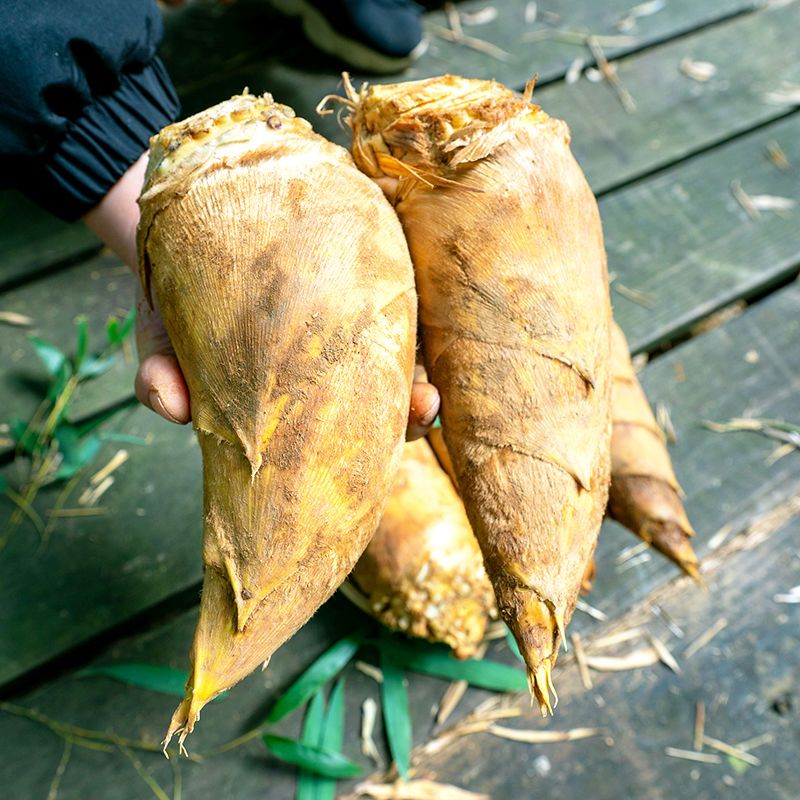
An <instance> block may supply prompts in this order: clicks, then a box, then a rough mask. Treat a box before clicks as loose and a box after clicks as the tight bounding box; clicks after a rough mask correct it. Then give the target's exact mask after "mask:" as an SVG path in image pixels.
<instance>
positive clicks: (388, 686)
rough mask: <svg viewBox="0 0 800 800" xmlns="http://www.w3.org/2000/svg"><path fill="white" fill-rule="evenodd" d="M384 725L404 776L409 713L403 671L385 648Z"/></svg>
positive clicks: (407, 765) (408, 751) (407, 763)
mask: <svg viewBox="0 0 800 800" xmlns="http://www.w3.org/2000/svg"><path fill="white" fill-rule="evenodd" d="M381 672H383V683H381V705H382V708H383V727H384V729H385V731H386V739H387V741H388V742H389V751H390V752H391V754H392V758H393V759H394V763H395V765H396V767H397V771H398V773H399V774H400V777H401V778H403V780H406V779H407V778H408V771H409V768H410V767H411V715H410V713H409V710H408V692H407V690H406V684H405V674H404V672H403V670H402V667H401V666H400V665H399V664H398V663H397V661H395V659H394V656H393V655H392V653H391V652H390V651H389V650H388V649H381Z"/></svg>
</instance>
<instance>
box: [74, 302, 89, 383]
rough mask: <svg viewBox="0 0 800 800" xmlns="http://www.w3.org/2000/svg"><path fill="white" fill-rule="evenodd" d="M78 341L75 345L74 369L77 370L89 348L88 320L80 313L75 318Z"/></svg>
mask: <svg viewBox="0 0 800 800" xmlns="http://www.w3.org/2000/svg"><path fill="white" fill-rule="evenodd" d="M75 330H76V333H77V337H78V343H77V345H76V347H75V369H76V370H79V369H80V366H81V364H83V360H84V359H85V358H86V353H87V352H88V350H89V322H88V320H87V319H86V317H84V316H83V315H81V316H80V317H78V318H77V319H76V320H75Z"/></svg>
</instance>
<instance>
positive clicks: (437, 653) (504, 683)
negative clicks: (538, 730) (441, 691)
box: [377, 638, 528, 692]
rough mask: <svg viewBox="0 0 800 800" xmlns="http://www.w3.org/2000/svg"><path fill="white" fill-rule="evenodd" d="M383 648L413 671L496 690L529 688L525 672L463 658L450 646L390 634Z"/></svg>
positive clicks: (380, 647)
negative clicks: (397, 637)
mask: <svg viewBox="0 0 800 800" xmlns="http://www.w3.org/2000/svg"><path fill="white" fill-rule="evenodd" d="M377 646H378V648H379V649H380V651H381V652H382V653H383V652H387V653H389V654H390V655H391V657H392V658H393V659H394V661H395V662H396V663H397V665H398V666H401V667H403V668H404V669H407V670H410V671H411V672H419V673H422V674H423V675H433V676H434V677H437V678H444V679H446V680H449V681H466V682H467V683H469V684H470V685H472V686H478V687H480V688H481V689H489V690H491V691H494V692H522V691H526V690H527V688H528V681H527V678H526V677H525V673H524V672H523V671H521V670H519V669H517V668H516V667H510V666H508V665H506V664H501V663H500V662H499V661H488V660H484V661H478V660H476V659H472V658H471V659H466V660H464V661H459V660H457V659H456V658H453V656H452V655H451V654H450V652H449V651H448V650H446V649H445V648H443V647H439V646H436V645H426V644H424V643H422V642H419V643H417V642H412V641H411V640H408V641H402V642H401V641H398V640H397V639H396V638H386V639H382V640H380V641H379V642H377Z"/></svg>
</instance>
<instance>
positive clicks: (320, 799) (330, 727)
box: [298, 677, 345, 800]
mask: <svg viewBox="0 0 800 800" xmlns="http://www.w3.org/2000/svg"><path fill="white" fill-rule="evenodd" d="M344 707H345V703H344V677H341V678H339V680H338V681H336V683H335V684H334V687H333V689H332V690H331V695H330V697H329V698H328V713H327V714H326V715H325V724H324V725H323V729H322V738H321V740H320V746H321V747H324V748H325V749H326V750H331V751H332V752H334V753H341V752H342V742H343V741H344ZM298 800H300V798H298ZM314 800H336V781H335V780H332V779H330V778H321V779H319V785H318V787H317V793H316V795H314Z"/></svg>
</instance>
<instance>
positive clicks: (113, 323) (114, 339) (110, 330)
mask: <svg viewBox="0 0 800 800" xmlns="http://www.w3.org/2000/svg"><path fill="white" fill-rule="evenodd" d="M106 341H107V342H108V344H109V345H110V346H112V347H113V346H114V345H116V344H118V343H119V320H118V319H117V318H116V317H109V318H108V321H107V322H106Z"/></svg>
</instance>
